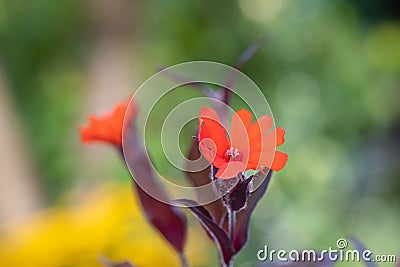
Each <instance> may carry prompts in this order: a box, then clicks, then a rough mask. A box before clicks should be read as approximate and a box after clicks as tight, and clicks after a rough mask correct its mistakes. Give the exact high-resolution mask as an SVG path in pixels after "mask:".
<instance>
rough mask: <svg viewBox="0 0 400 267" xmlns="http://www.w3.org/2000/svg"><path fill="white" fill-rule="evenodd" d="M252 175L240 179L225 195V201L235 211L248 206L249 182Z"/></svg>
mask: <svg viewBox="0 0 400 267" xmlns="http://www.w3.org/2000/svg"><path fill="white" fill-rule="evenodd" d="M251 180H252V177H249V178H247V179H245V180H243V179H240V180H239V181H238V182H237V184H236V185H235V187H233V188H232V189H231V190H230V191H229V193H228V194H226V195H225V196H224V197H223V200H224V203H226V205H228V206H229V207H230V209H231V210H233V211H239V210H241V209H242V208H244V207H245V206H246V203H247V199H248V197H249V183H250V182H251Z"/></svg>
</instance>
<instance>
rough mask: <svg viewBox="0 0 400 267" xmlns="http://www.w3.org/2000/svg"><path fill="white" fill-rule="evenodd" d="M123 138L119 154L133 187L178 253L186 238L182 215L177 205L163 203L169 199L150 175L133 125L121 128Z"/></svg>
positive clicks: (144, 209) (148, 217) (151, 220)
mask: <svg viewBox="0 0 400 267" xmlns="http://www.w3.org/2000/svg"><path fill="white" fill-rule="evenodd" d="M123 142H124V146H123V149H124V150H123V156H124V158H125V161H126V163H127V166H128V167H129V169H130V170H131V172H132V174H133V176H134V177H135V186H134V188H135V189H136V191H137V194H138V197H139V200H140V203H141V205H142V208H143V212H144V214H145V215H146V218H147V219H148V221H149V222H150V223H151V224H152V225H153V226H154V227H155V228H156V229H157V230H158V231H159V232H160V233H161V234H162V235H163V236H164V237H165V239H166V240H167V241H168V242H169V243H170V244H171V245H172V246H173V247H174V248H175V249H176V250H177V251H178V252H179V253H182V252H183V248H184V243H185V238H186V227H187V225H186V217H185V216H184V214H183V213H182V211H181V210H179V209H178V208H177V207H174V206H171V205H169V204H166V203H170V199H169V197H168V195H167V193H166V192H165V191H164V188H163V187H162V186H161V185H160V184H159V183H158V182H157V180H156V179H155V177H154V173H153V170H152V167H151V164H150V162H149V158H148V156H147V153H146V151H145V149H144V147H143V144H142V143H141V140H140V137H139V136H138V133H137V131H136V128H135V127H134V125H132V126H131V127H130V128H129V130H128V131H125V134H124V140H123ZM142 187H143V188H142ZM146 188H147V189H151V192H152V194H156V196H157V198H158V199H155V198H153V197H152V196H150V195H149V194H148V193H146V191H145V189H146ZM160 200H162V201H160Z"/></svg>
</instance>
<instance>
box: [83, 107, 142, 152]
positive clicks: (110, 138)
mask: <svg viewBox="0 0 400 267" xmlns="http://www.w3.org/2000/svg"><path fill="white" fill-rule="evenodd" d="M128 105H129V101H127V102H122V103H118V104H117V105H116V106H115V107H114V109H113V110H112V111H111V112H108V113H106V114H104V115H102V116H101V117H96V116H93V115H92V116H89V118H88V120H89V124H88V125H87V126H82V127H81V128H80V129H79V132H80V135H81V140H82V142H83V143H88V142H95V141H100V142H108V143H111V144H113V145H117V146H122V127H123V122H124V118H125V113H126V111H127V108H128ZM135 112H136V108H135V106H134V105H133V104H131V105H130V108H129V113H130V116H134V115H135Z"/></svg>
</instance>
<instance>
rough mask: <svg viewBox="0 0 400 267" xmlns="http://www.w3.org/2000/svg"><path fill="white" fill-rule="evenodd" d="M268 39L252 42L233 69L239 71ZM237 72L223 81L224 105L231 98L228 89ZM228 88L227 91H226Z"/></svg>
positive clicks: (233, 72)
mask: <svg viewBox="0 0 400 267" xmlns="http://www.w3.org/2000/svg"><path fill="white" fill-rule="evenodd" d="M268 41H269V39H268V38H267V37H263V38H261V39H258V40H256V41H255V42H253V43H252V44H251V45H250V46H248V47H247V48H246V50H245V51H244V52H243V53H242V54H241V55H240V57H239V59H238V60H237V62H236V64H235V69H237V70H241V69H242V68H243V66H244V65H245V64H246V63H247V62H248V61H249V60H250V59H251V58H252V57H253V56H254V55H255V54H256V53H257V51H258V50H259V49H260V48H261V47H262V46H263V45H265V44H266V43H267V42H268ZM237 73H238V72H237V71H232V72H231V73H230V75H229V76H228V78H227V79H226V81H225V84H224V86H223V87H224V88H223V89H224V96H223V100H222V101H223V102H224V103H225V104H228V103H229V101H230V96H231V90H229V88H231V87H232V85H233V84H234V82H235V79H236V75H237ZM227 88H228V89H227Z"/></svg>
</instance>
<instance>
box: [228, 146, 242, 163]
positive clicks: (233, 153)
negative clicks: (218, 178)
mask: <svg viewBox="0 0 400 267" xmlns="http://www.w3.org/2000/svg"><path fill="white" fill-rule="evenodd" d="M226 155H227V156H228V158H229V160H233V159H236V158H237V157H239V156H240V153H239V150H238V149H237V148H233V147H231V148H230V149H227V150H226Z"/></svg>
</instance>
